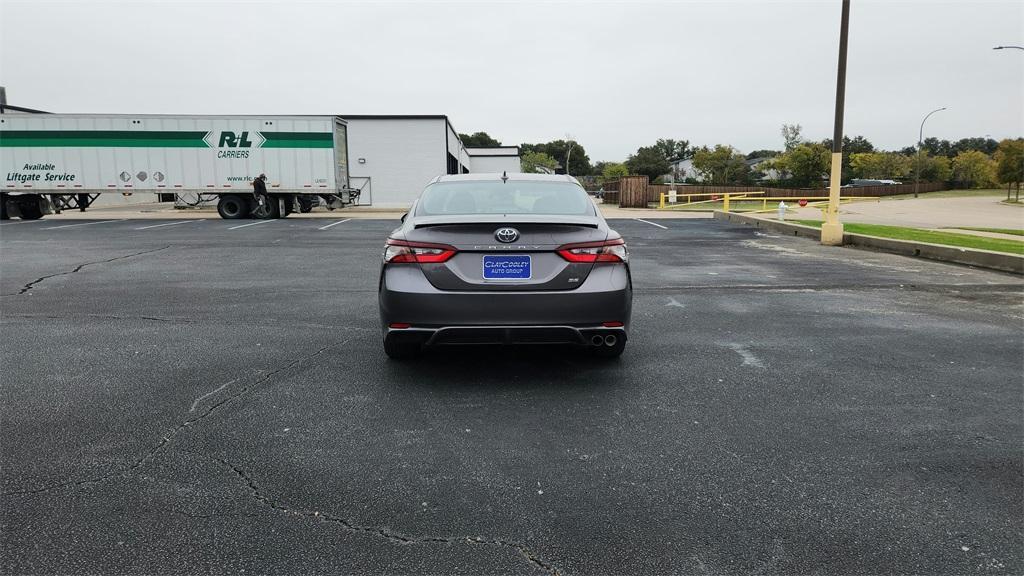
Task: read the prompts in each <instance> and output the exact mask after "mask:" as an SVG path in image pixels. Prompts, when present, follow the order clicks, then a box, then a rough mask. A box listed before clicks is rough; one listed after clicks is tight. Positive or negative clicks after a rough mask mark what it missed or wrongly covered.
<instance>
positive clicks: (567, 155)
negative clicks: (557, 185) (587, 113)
mask: <svg viewBox="0 0 1024 576" xmlns="http://www.w3.org/2000/svg"><path fill="white" fill-rule="evenodd" d="M565 140H566V145H567V147H568V150H566V152H565V174H566V176H572V174H570V173H569V159H570V158H572V135H571V134H566V135H565Z"/></svg>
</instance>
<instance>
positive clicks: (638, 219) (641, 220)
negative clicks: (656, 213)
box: [633, 218, 668, 230]
mask: <svg viewBox="0 0 1024 576" xmlns="http://www.w3.org/2000/svg"><path fill="white" fill-rule="evenodd" d="M633 220H636V221H637V222H643V223H644V224H650V225H651V226H657V227H658V228H661V229H662V230H668V226H662V225H661V224H655V223H654V222H650V221H648V220H644V219H642V218H633Z"/></svg>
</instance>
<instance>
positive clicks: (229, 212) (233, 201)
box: [217, 194, 249, 220]
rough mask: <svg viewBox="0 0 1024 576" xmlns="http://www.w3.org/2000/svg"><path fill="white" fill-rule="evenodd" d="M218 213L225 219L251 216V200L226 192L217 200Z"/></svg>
mask: <svg viewBox="0 0 1024 576" xmlns="http://www.w3.org/2000/svg"><path fill="white" fill-rule="evenodd" d="M217 213H218V214H220V217H221V218H224V219H225V220H239V219H241V218H246V217H247V216H249V200H247V199H245V198H243V197H241V196H238V195H237V194H225V195H224V196H221V197H220V200H218V201H217Z"/></svg>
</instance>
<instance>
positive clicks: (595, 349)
mask: <svg viewBox="0 0 1024 576" xmlns="http://www.w3.org/2000/svg"><path fill="white" fill-rule="evenodd" d="M625 349H626V340H625V339H624V338H619V341H618V342H616V343H615V345H614V346H589V347H588V348H587V350H588V351H589V352H590V355H591V356H596V357H598V358H618V357H619V356H622V351H623V350H625Z"/></svg>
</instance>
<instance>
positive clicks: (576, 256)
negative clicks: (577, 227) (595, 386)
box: [558, 238, 629, 263]
mask: <svg viewBox="0 0 1024 576" xmlns="http://www.w3.org/2000/svg"><path fill="white" fill-rule="evenodd" d="M558 255H559V256H561V257H562V258H565V259H566V260H568V261H569V262H583V263H586V262H626V261H627V260H629V253H628V252H627V251H626V241H625V240H623V239H622V238H616V239H614V240H606V241H604V242H581V243H579V244H566V245H565V246H562V247H560V248H559V249H558Z"/></svg>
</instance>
